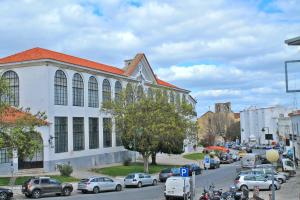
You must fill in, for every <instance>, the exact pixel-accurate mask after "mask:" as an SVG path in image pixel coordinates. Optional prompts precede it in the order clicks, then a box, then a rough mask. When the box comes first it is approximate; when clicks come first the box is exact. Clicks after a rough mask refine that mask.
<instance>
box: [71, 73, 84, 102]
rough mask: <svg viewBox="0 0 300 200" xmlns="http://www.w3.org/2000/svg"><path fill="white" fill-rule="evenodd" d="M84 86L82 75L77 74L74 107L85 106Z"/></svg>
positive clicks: (74, 80) (75, 77)
mask: <svg viewBox="0 0 300 200" xmlns="http://www.w3.org/2000/svg"><path fill="white" fill-rule="evenodd" d="M83 88H84V86H83V80H82V77H81V76H80V74H78V73H76V74H74V76H73V106H83V105H84V89H83Z"/></svg>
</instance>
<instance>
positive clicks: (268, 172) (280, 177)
mask: <svg viewBox="0 0 300 200" xmlns="http://www.w3.org/2000/svg"><path fill="white" fill-rule="evenodd" d="M252 171H255V172H261V173H263V174H265V175H266V176H268V177H271V176H272V168H254V169H252ZM274 177H275V178H276V179H277V181H278V182H279V183H280V184H282V183H285V182H286V176H285V175H284V174H281V173H278V172H276V171H274Z"/></svg>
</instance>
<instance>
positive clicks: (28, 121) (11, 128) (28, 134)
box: [0, 77, 46, 159]
mask: <svg viewBox="0 0 300 200" xmlns="http://www.w3.org/2000/svg"><path fill="white" fill-rule="evenodd" d="M9 95H10V90H9V87H8V85H7V82H6V81H5V80H4V79H3V78H1V77H0V148H9V149H10V150H11V149H12V148H16V149H17V150H18V157H19V158H21V159H25V158H30V159H31V158H32V157H33V155H34V153H35V151H37V150H40V149H41V148H42V144H41V141H40V139H41V136H40V133H38V132H37V131H36V127H38V126H43V125H46V122H45V119H46V116H45V113H42V112H37V113H36V114H34V115H33V114H31V113H30V109H22V108H14V107H10V106H9V105H8V104H7V103H6V102H5V101H3V99H4V97H7V96H9ZM9 152H10V153H11V151H9Z"/></svg>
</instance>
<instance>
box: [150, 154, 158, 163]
mask: <svg viewBox="0 0 300 200" xmlns="http://www.w3.org/2000/svg"><path fill="white" fill-rule="evenodd" d="M151 160H152V162H151V165H157V163H156V153H152V154H151Z"/></svg>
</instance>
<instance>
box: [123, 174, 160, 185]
mask: <svg viewBox="0 0 300 200" xmlns="http://www.w3.org/2000/svg"><path fill="white" fill-rule="evenodd" d="M124 184H125V187H127V186H136V187H138V188H141V187H142V186H144V185H156V184H157V178H155V177H153V176H151V175H149V174H145V173H134V174H128V176H126V177H125V179H124Z"/></svg>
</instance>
